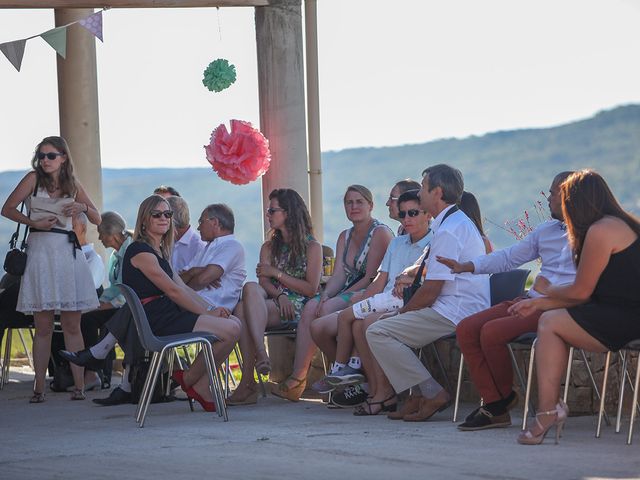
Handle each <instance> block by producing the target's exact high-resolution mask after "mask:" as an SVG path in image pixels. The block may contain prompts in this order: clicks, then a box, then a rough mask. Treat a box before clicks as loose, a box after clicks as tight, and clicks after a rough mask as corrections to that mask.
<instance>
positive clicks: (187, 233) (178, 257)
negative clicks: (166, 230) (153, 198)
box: [167, 196, 205, 272]
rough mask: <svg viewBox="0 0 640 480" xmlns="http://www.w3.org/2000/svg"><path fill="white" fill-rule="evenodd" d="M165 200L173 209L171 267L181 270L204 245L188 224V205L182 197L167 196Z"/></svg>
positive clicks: (175, 270)
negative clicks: (173, 238) (173, 234)
mask: <svg viewBox="0 0 640 480" xmlns="http://www.w3.org/2000/svg"><path fill="white" fill-rule="evenodd" d="M167 202H169V206H170V207H171V210H173V226H174V228H175V243H174V244H173V253H172V254H171V268H172V269H173V271H174V272H181V271H182V270H184V269H185V268H187V266H188V265H189V264H190V263H191V262H192V261H193V259H194V258H195V256H196V255H197V254H198V253H199V252H200V250H201V249H202V248H203V247H204V244H205V242H203V241H202V240H201V239H200V235H198V232H196V231H195V230H194V229H193V228H192V227H191V225H190V224H189V222H190V219H189V206H188V205H187V202H186V201H185V200H184V198H182V197H176V196H171V197H167Z"/></svg>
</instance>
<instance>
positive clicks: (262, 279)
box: [227, 188, 322, 405]
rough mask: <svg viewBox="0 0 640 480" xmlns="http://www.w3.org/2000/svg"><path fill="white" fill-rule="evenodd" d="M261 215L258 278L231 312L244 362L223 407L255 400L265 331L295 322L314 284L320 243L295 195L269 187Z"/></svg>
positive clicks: (263, 365)
mask: <svg viewBox="0 0 640 480" xmlns="http://www.w3.org/2000/svg"><path fill="white" fill-rule="evenodd" d="M266 213H267V220H268V221H269V226H270V227H271V230H270V231H269V234H268V240H267V241H266V242H265V243H264V244H263V245H262V248H261V249H260V263H258V265H257V267H256V275H257V277H258V282H247V283H246V284H245V285H244V288H243V289H242V300H241V302H240V303H239V304H238V306H237V307H236V310H235V312H234V313H235V315H236V316H238V317H239V318H240V319H241V320H242V323H243V328H242V334H241V336H240V342H239V343H240V351H241V352H242V358H243V360H244V363H243V365H242V380H241V381H240V384H239V385H238V388H236V390H235V392H234V393H233V395H231V397H229V399H228V400H227V403H228V404H229V405H247V404H252V403H256V401H257V398H258V394H257V385H256V382H255V380H254V377H253V370H254V368H255V369H256V371H257V372H258V373H259V374H262V375H266V374H268V373H269V372H270V371H271V362H270V361H269V356H268V355H267V352H266V350H265V348H264V332H265V330H266V329H267V328H278V327H288V326H291V325H295V323H296V322H297V321H298V319H299V318H300V312H301V311H302V308H303V307H304V305H305V303H306V302H307V300H308V299H309V297H312V296H313V295H315V294H316V292H317V291H318V286H319V285H320V275H321V274H322V246H321V245H320V243H318V242H317V241H316V240H315V239H314V238H313V229H312V226H311V216H310V215H309V211H308V210H307V206H306V205H305V203H304V201H303V200H302V198H301V197H300V195H299V194H298V193H297V192H296V191H295V190H291V189H288V188H281V189H277V190H274V191H273V192H271V194H270V195H269V208H268V209H267V212H266Z"/></svg>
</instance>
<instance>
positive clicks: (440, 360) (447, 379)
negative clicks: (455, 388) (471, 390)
mask: <svg viewBox="0 0 640 480" xmlns="http://www.w3.org/2000/svg"><path fill="white" fill-rule="evenodd" d="M431 349H432V350H433V355H434V356H435V357H436V362H437V364H438V367H439V368H440V373H442V376H443V377H444V383H445V386H446V388H447V392H449V393H450V392H451V391H452V388H451V382H450V381H449V376H448V375H447V371H446V370H445V368H444V364H443V363H442V359H441V358H440V354H439V353H438V348H437V347H436V343H435V342H433V343H431Z"/></svg>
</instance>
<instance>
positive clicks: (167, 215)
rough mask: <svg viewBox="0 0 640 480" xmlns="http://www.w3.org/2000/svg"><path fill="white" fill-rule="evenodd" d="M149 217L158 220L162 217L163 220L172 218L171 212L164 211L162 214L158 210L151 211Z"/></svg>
mask: <svg viewBox="0 0 640 480" xmlns="http://www.w3.org/2000/svg"><path fill="white" fill-rule="evenodd" d="M151 216H152V217H153V218H160V217H162V216H164V218H171V217H173V212H172V211H171V210H165V211H164V212H159V211H158V210H153V211H151Z"/></svg>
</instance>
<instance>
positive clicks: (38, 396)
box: [29, 390, 45, 403]
mask: <svg viewBox="0 0 640 480" xmlns="http://www.w3.org/2000/svg"><path fill="white" fill-rule="evenodd" d="M44 400H45V398H44V392H43V393H38V392H36V391H35V390H34V391H33V396H32V397H31V398H30V399H29V403H42V402H44Z"/></svg>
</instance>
